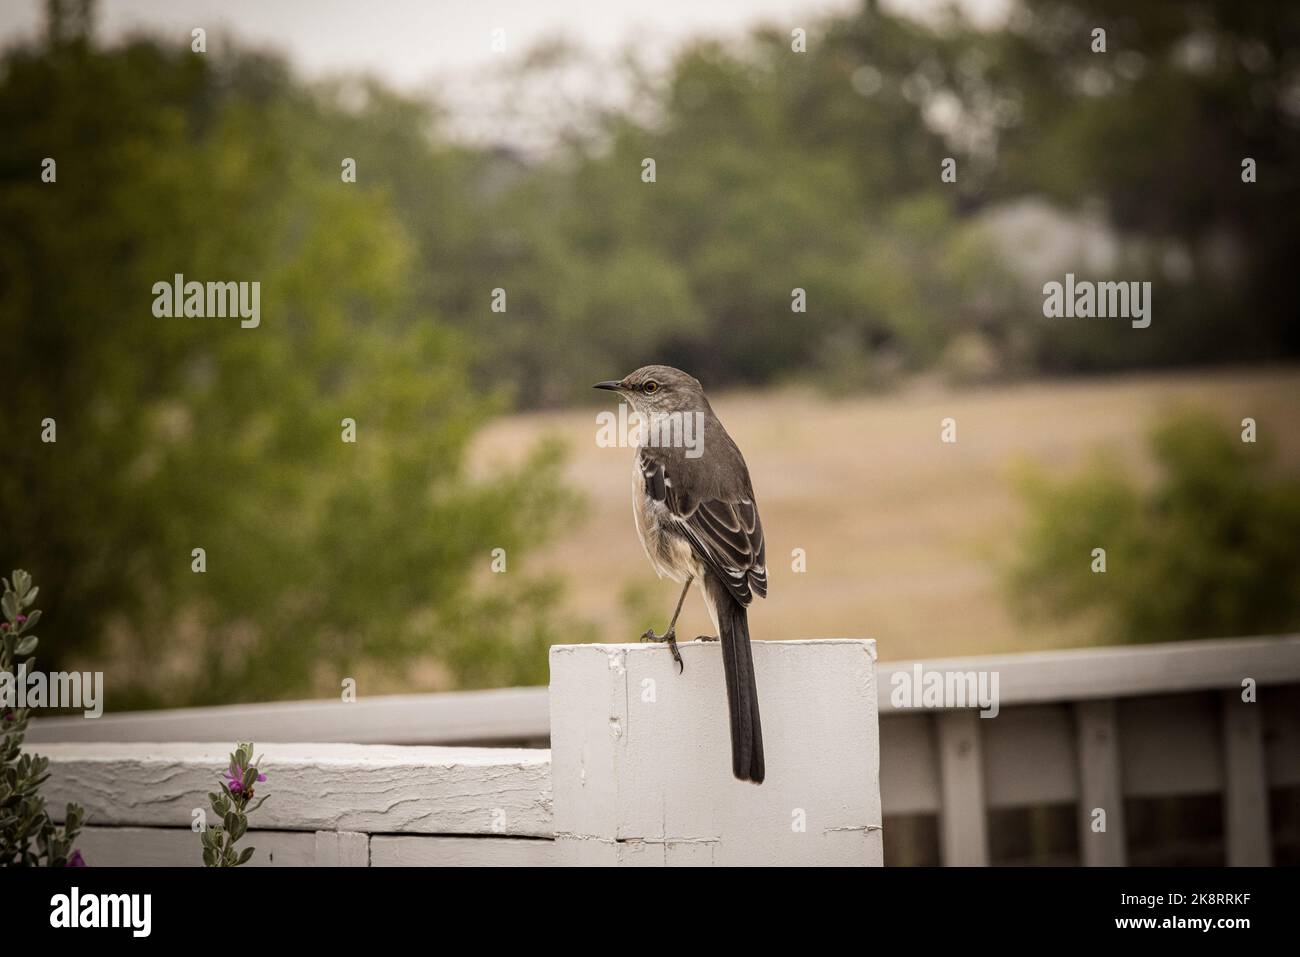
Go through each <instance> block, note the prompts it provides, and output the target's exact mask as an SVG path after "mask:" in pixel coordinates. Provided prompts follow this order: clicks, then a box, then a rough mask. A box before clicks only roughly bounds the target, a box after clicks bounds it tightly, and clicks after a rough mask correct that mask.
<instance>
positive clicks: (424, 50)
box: [0, 0, 1005, 89]
mask: <svg viewBox="0 0 1300 957" xmlns="http://www.w3.org/2000/svg"><path fill="white" fill-rule="evenodd" d="M944 4H945V0H892V2H886V4H885V5H886V6H887V7H890V8H894V9H901V10H905V11H907V12H917V13H919V14H920V15H925V13H926V12H927V11H934V10H937V9H940V8H942V7H943V6H944ZM856 5H857V0H381V2H361V0H100V3H99V18H98V29H99V33H100V35H101V36H102V37H105V38H107V39H110V40H111V39H116V38H118V37H120V36H121V35H122V34H124V33H129V32H131V31H132V30H135V29H139V28H141V27H147V28H149V29H150V30H153V31H158V32H168V31H171V32H174V33H176V34H177V36H179V37H185V38H188V36H189V32H190V30H191V29H193V28H194V27H196V26H201V27H204V28H205V29H206V30H207V31H208V34H209V38H210V40H212V38H213V34H218V33H220V32H222V31H226V30H233V31H234V32H235V33H236V34H238V36H239V37H240V38H242V39H244V40H251V41H255V42H256V43H257V44H258V45H273V46H277V47H280V48H282V49H283V50H284V51H286V52H287V53H288V54H289V55H290V57H291V58H292V60H293V61H294V62H295V63H296V64H297V65H298V66H299V67H300V68H301V69H302V71H303V72H304V73H306V74H308V75H320V74H323V73H330V72H337V71H340V70H348V71H352V70H364V71H367V72H373V73H376V74H378V75H380V76H382V77H384V78H385V79H387V80H388V81H389V82H390V83H392V84H395V85H398V86H401V87H404V88H407V89H412V88H417V87H419V86H421V85H423V84H425V83H427V82H429V81H430V80H433V79H437V78H445V77H447V76H448V75H450V74H454V73H463V72H472V71H474V70H475V69H476V68H477V67H480V66H482V65H484V64H485V63H487V62H488V61H489V60H490V59H491V57H492V56H493V52H492V49H491V41H492V31H493V30H494V29H497V28H500V29H503V30H504V31H505V37H506V43H507V52H509V51H511V50H514V51H517V50H521V49H525V48H527V47H528V46H530V45H531V44H532V43H534V42H536V41H538V40H540V39H543V38H547V37H553V36H555V35H557V34H558V35H562V36H564V37H566V38H568V39H571V40H574V41H577V42H578V43H580V44H581V45H583V46H585V47H587V48H589V49H591V50H593V51H594V52H596V53H598V54H611V53H613V52H615V51H617V50H618V49H621V48H622V47H623V46H625V45H627V44H629V43H631V44H634V45H635V46H637V47H638V48H641V49H643V50H644V51H645V52H647V53H649V54H651V59H654V54H655V53H656V52H659V51H662V50H666V49H671V48H672V47H674V46H676V45H677V44H679V43H680V42H681V41H682V40H684V39H686V38H688V37H691V36H695V35H698V34H701V33H704V34H712V35H719V36H728V35H736V34H739V33H742V32H743V31H744V30H745V29H746V28H747V27H749V26H751V25H753V24H755V23H759V22H774V23H782V24H788V25H789V26H790V27H795V26H800V25H802V24H803V23H804V22H806V21H807V20H809V19H811V18H812V17H813V16H814V15H816V14H817V13H819V12H825V11H834V10H847V9H851V8H853V7H855V6H856ZM44 6H45V4H44V0H0V42H4V43H8V42H9V41H10V40H11V39H13V38H14V37H15V36H20V35H31V34H32V33H34V32H36V31H37V30H39V29H40V25H41V22H42V19H43V9H44ZM961 6H962V7H964V8H966V9H967V10H968V12H969V13H970V14H971V15H973V16H975V17H976V18H977V19H978V18H985V19H987V18H989V17H994V16H996V15H997V12H998V11H1000V10H1001V9H1002V8H1003V7H1004V6H1005V0H963V2H962V3H961ZM187 42H188V41H187Z"/></svg>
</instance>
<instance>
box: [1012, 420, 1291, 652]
mask: <svg viewBox="0 0 1300 957" xmlns="http://www.w3.org/2000/svg"><path fill="white" fill-rule="evenodd" d="M1151 449H1152V453H1153V456H1154V459H1155V463H1156V466H1157V469H1158V475H1157V477H1156V479H1155V481H1154V483H1152V484H1150V485H1149V486H1148V485H1145V484H1142V483H1139V482H1138V481H1136V480H1135V479H1133V478H1132V477H1131V476H1129V475H1128V474H1126V473H1125V472H1124V471H1123V470H1122V469H1121V468H1119V467H1118V466H1116V465H1115V464H1114V463H1113V462H1111V461H1106V460H1102V461H1099V462H1097V463H1096V464H1095V465H1094V466H1093V467H1092V468H1091V469H1090V470H1088V471H1086V472H1084V473H1083V474H1081V475H1079V476H1077V477H1075V478H1072V479H1069V480H1067V481H1064V482H1061V483H1054V482H1051V481H1049V480H1047V479H1046V478H1044V477H1043V476H1042V475H1041V474H1039V473H1035V472H1030V473H1028V474H1027V475H1026V476H1025V477H1024V479H1023V482H1022V488H1023V491H1024V494H1025V496H1026V498H1027V501H1028V504H1029V508H1030V516H1031V518H1030V523H1029V525H1028V527H1027V529H1026V531H1025V535H1024V539H1023V541H1022V542H1021V548H1020V551H1019V554H1020V558H1019V559H1018V562H1017V565H1016V567H1015V568H1014V571H1013V574H1012V584H1013V590H1014V596H1015V599H1016V601H1017V602H1018V603H1019V604H1020V606H1021V607H1022V608H1023V609H1025V610H1026V611H1028V612H1030V613H1035V614H1044V613H1045V614H1050V615H1053V616H1056V617H1059V618H1071V617H1075V616H1084V617H1085V619H1086V620H1089V621H1091V622H1094V623H1095V624H1097V626H1098V627H1099V628H1100V629H1101V631H1102V637H1103V638H1105V639H1108V640H1113V641H1130V642H1140V641H1167V640H1176V639H1186V638H1193V637H1205V638H1211V637H1231V636H1237V635H1261V634H1277V633H1283V632H1294V631H1295V630H1296V629H1297V628H1300V551H1297V549H1296V542H1297V541H1300V479H1297V478H1296V477H1295V476H1294V475H1279V474H1275V473H1276V470H1275V469H1273V468H1271V467H1270V463H1271V461H1272V459H1273V456H1272V453H1271V452H1270V449H1269V447H1268V445H1267V444H1265V443H1264V442H1262V441H1260V442H1257V443H1246V442H1242V441H1241V439H1240V436H1239V435H1238V434H1236V433H1235V432H1234V431H1233V430H1231V429H1224V428H1222V427H1221V426H1220V425H1218V424H1217V423H1216V421H1215V420H1213V419H1211V418H1209V417H1207V416H1205V415H1203V414H1201V413H1196V412H1191V411H1187V412H1182V413H1179V414H1177V415H1173V416H1171V417H1169V418H1168V419H1166V420H1165V421H1163V422H1162V423H1161V424H1160V425H1159V426H1158V427H1157V428H1156V429H1155V430H1154V431H1153V433H1152V435H1151ZM1095 548H1104V549H1105V550H1106V571H1105V572H1104V573H1100V572H1094V571H1093V570H1092V568H1093V561H1094V560H1093V557H1092V551H1093V549H1095Z"/></svg>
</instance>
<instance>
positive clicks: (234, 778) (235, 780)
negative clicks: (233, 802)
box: [226, 764, 266, 795]
mask: <svg viewBox="0 0 1300 957" xmlns="http://www.w3.org/2000/svg"><path fill="white" fill-rule="evenodd" d="M257 780H258V783H261V782H262V781H265V780H266V775H265V774H259V775H258V776H257ZM226 787H228V788H230V793H231V794H238V793H240V792H241V791H243V790H244V775H243V773H242V772H241V771H240V770H239V768H238V767H237V766H236V765H234V764H232V765H231V766H230V767H229V769H227V771H226ZM249 793H250V795H251V793H252V788H249Z"/></svg>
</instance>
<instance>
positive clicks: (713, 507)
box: [594, 365, 767, 784]
mask: <svg viewBox="0 0 1300 957" xmlns="http://www.w3.org/2000/svg"><path fill="white" fill-rule="evenodd" d="M594 388H597V389H606V390H609V391H611V392H616V393H618V394H619V395H620V396H622V397H623V398H624V399H625V400H626V401H627V402H628V403H629V404H630V405H631V406H632V409H633V411H634V412H635V413H636V414H637V416H638V418H639V419H640V432H641V436H640V439H639V441H638V442H637V451H636V455H635V457H634V459H633V469H632V482H633V487H632V513H633V516H634V518H635V522H636V531H637V537H638V538H639V539H640V540H641V545H642V547H643V548H644V549H645V553H646V555H647V557H648V558H649V559H650V564H651V565H652V566H653V567H654V569H655V572H656V573H657V574H658V575H659V577H660V578H664V577H667V578H671V579H672V580H673V581H677V582H681V583H682V591H681V595H680V596H679V597H678V599H677V608H676V609H675V610H674V611H673V616H672V619H671V621H669V623H668V630H667V631H666V632H665V633H664V634H663V635H656V634H655V632H654V629H653V628H651V629H649V630H647V631H646V633H645V634H644V635H642V636H641V638H642V640H643V641H658V642H663V643H664V644H666V645H667V646H668V649H669V650H670V651H671V652H672V656H673V660H674V661H675V662H676V663H677V666H678V673H679V674H682V673H684V672H685V665H684V664H683V662H682V658H681V654H680V652H679V651H678V648H677V634H676V626H677V617H678V615H680V614H681V610H682V604H683V603H684V602H685V601H686V594H687V592H688V591H689V590H690V587H691V584H692V583H694V584H695V585H697V587H699V589H700V591H701V593H702V594H703V597H704V604H705V606H706V607H707V608H708V612H709V617H710V618H711V619H712V621H713V627H714V629H715V630H716V631H717V635H716V637H715V636H710V635H701V636H700V638H699V639H697V640H701V641H713V640H718V641H719V642H720V644H721V649H722V665H723V671H724V673H725V675H726V686H727V704H728V709H729V712H730V719H731V766H732V773H733V774H734V775H735V776H736V778H737V779H739V780H741V781H752V782H753V783H755V784H762V783H763V778H764V777H765V775H766V769H765V765H764V759H763V729H762V723H761V721H760V719H759V712H758V686H757V683H756V682H755V680H754V656H753V650H752V648H751V647H750V638H749V617H748V612H747V609H748V607H749V605H750V603H751V602H752V601H753V600H754V596H755V595H758V596H759V597H760V598H764V597H766V596H767V566H766V557H765V548H764V543H763V525H762V522H761V521H760V520H759V517H758V505H757V503H756V501H755V498H754V487H753V484H752V483H751V481H750V477H749V467H748V466H747V465H746V464H745V458H744V456H743V455H741V454H740V449H739V448H737V447H736V443H735V442H733V441H732V439H731V436H730V435H728V434H727V430H726V429H725V428H723V426H722V423H721V422H720V421H718V417H717V416H716V415H715V414H714V412H713V408H712V406H710V405H709V400H708V398H707V397H706V396H705V394H704V388H703V387H702V386H701V385H700V383H699V380H697V379H696V378H695V377H694V376H691V375H688V374H687V373H685V372H682V371H681V370H680V369H674V368H673V367H672V366H666V365H647V366H643V367H641V368H640V369H637V370H636V371H635V372H632V373H630V374H628V375H627V376H625V377H624V378H622V379H610V380H607V381H604V382H597V383H596V384H595V386H594Z"/></svg>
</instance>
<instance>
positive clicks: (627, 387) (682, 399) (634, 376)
mask: <svg viewBox="0 0 1300 957" xmlns="http://www.w3.org/2000/svg"><path fill="white" fill-rule="evenodd" d="M593 388H596V389H608V390H609V391H611V392H617V393H618V394H619V395H621V396H623V397H624V398H626V399H627V400H628V401H629V402H630V403H632V408H633V409H635V410H636V411H637V412H639V413H641V414H642V415H652V414H654V413H659V412H682V411H687V410H693V409H698V408H700V406H701V405H703V404H705V400H704V389H703V387H702V386H701V385H700V383H699V380H698V379H696V378H695V377H694V376H691V375H687V374H686V373H685V372H683V371H681V370H680V369H674V368H673V367H672V366H642V367H641V368H640V369H637V370H636V371H635V372H632V373H629V374H628V375H626V376H624V377H623V378H622V379H610V380H609V381H608V382H597V383H596V385H595V386H594V387H593Z"/></svg>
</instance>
